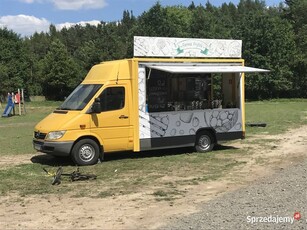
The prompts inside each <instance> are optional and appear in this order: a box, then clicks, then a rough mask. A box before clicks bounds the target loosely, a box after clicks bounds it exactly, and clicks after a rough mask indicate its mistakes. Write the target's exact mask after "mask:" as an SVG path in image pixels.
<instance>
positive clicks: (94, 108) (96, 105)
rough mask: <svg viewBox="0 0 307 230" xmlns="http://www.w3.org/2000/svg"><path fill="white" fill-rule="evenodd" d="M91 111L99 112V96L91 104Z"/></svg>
mask: <svg viewBox="0 0 307 230" xmlns="http://www.w3.org/2000/svg"><path fill="white" fill-rule="evenodd" d="M92 113H101V104H100V98H99V97H97V98H95V101H94V104H93V105H92Z"/></svg>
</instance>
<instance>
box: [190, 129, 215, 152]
mask: <svg viewBox="0 0 307 230" xmlns="http://www.w3.org/2000/svg"><path fill="white" fill-rule="evenodd" d="M214 140H215V139H214V137H213V135H212V133H210V132H208V131H202V132H201V133H199V134H197V136H196V142H195V150H196V151H197V152H200V153H206V152H210V151H211V150H212V149H213V147H214V145H215V141H214Z"/></svg>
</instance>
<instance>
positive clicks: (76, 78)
mask: <svg viewBox="0 0 307 230" xmlns="http://www.w3.org/2000/svg"><path fill="white" fill-rule="evenodd" d="M82 77H83V76H81V75H80V69H79V68H78V65H76V63H75V62H74V60H73V59H72V57H71V56H70V55H69V53H68V51H67V49H66V48H65V46H64V45H63V43H61V41H59V40H58V39H55V40H54V41H53V42H52V43H51V46H50V50H49V51H48V53H47V55H46V57H45V58H44V59H43V60H42V79H43V93H44V95H45V96H46V98H47V99H51V100H63V99H64V97H65V96H68V94H69V93H70V92H71V91H72V89H73V88H75V87H76V86H77V85H78V84H79V83H80V81H81V80H82Z"/></svg>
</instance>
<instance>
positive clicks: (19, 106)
mask: <svg viewBox="0 0 307 230" xmlns="http://www.w3.org/2000/svg"><path fill="white" fill-rule="evenodd" d="M18 97H19V99H18V98H17V99H18V110H19V116H21V104H20V103H21V100H20V99H21V98H20V89H18Z"/></svg>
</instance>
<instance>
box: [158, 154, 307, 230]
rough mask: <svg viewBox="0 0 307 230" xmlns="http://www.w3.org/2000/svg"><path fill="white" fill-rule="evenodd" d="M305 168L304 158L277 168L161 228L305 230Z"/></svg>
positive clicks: (306, 189) (306, 180) (306, 164)
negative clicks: (289, 165) (271, 172)
mask: <svg viewBox="0 0 307 230" xmlns="http://www.w3.org/2000/svg"><path fill="white" fill-rule="evenodd" d="M306 171H307V160H304V161H302V162H301V163H299V164H297V165H295V166H291V167H289V168H286V169H283V168H281V169H280V170H279V171H278V172H276V173H275V174H274V175H272V176H270V177H267V178H265V179H262V180H260V181H258V182H256V183H254V184H252V185H249V186H247V187H245V188H242V189H239V190H236V191H234V192H230V193H227V194H225V195H224V196H221V197H218V198H217V199H215V200H211V201H209V202H207V203H205V204H203V205H202V206H201V208H200V209H201V211H200V212H198V213H194V214H192V215H189V216H187V217H184V218H180V219H179V218H178V219H176V222H173V223H170V224H169V225H167V226H164V227H162V229H239V230H241V229H307V192H306V191H307V173H306ZM295 212H299V213H300V215H301V218H300V219H299V215H296V217H298V218H297V219H299V220H296V219H294V213H295ZM286 217H287V219H286ZM277 219H278V221H279V223H276V221H277ZM274 221H275V223H274ZM286 221H290V222H291V221H293V223H289V222H286ZM252 222H254V223H252ZM268 222H270V223H268Z"/></svg>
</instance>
